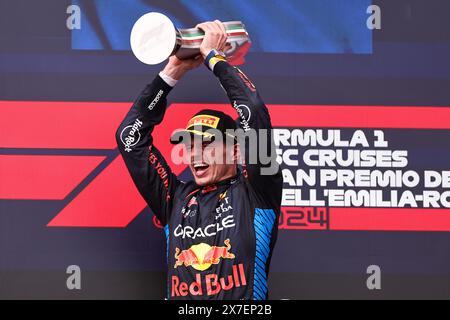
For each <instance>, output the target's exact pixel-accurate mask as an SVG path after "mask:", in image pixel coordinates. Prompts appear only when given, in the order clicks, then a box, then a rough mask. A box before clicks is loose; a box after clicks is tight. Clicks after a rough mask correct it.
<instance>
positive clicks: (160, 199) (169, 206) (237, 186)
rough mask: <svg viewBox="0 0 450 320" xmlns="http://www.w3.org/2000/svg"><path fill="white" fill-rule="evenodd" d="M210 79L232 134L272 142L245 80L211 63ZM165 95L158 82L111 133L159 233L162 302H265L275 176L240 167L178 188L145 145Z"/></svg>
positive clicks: (276, 210)
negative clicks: (233, 119)
mask: <svg viewBox="0 0 450 320" xmlns="http://www.w3.org/2000/svg"><path fill="white" fill-rule="evenodd" d="M213 72H214V74H215V76H216V77H217V78H218V79H219V81H220V83H221V85H222V87H223V88H224V89H225V91H226V93H227V95H228V98H229V100H230V102H231V105H232V106H234V108H235V109H236V111H237V115H238V120H237V124H238V126H240V127H241V128H244V129H245V130H247V129H248V128H251V129H269V130H266V132H267V135H268V138H269V140H268V141H270V142H272V136H271V135H272V133H271V130H270V129H271V128H272V126H271V122H270V116H269V113H268V110H267V108H266V106H265V105H264V103H263V102H262V100H261V98H260V96H259V94H258V92H257V90H256V88H255V86H254V85H253V84H252V83H251V81H250V80H249V79H248V78H247V77H246V75H245V74H244V73H242V72H241V71H240V70H239V69H238V68H237V67H233V66H231V65H230V64H228V62H226V61H220V62H218V63H217V64H216V65H215V66H214V70H213ZM171 89H172V87H171V86H169V85H168V84H167V83H166V82H165V81H164V80H163V79H162V78H161V77H160V76H159V75H158V76H157V77H156V78H155V79H154V80H153V82H152V83H151V84H149V85H147V86H146V87H145V89H144V90H143V91H142V92H141V94H140V95H139V96H138V98H137V99H136V100H135V102H134V104H133V106H132V108H131V109H130V111H129V112H128V114H127V115H126V117H125V119H124V120H123V122H122V123H121V125H120V127H119V128H118V130H117V133H116V139H117V143H118V146H119V151H120V153H121V154H122V156H123V159H124V161H125V164H126V166H127V168H128V170H129V173H130V175H131V177H132V179H133V181H134V183H135V184H136V186H137V188H138V190H139V192H140V194H141V195H142V197H143V198H144V199H145V201H146V202H147V204H148V206H149V207H150V209H151V210H152V211H153V213H154V214H155V215H156V216H157V218H158V219H159V220H160V222H161V223H162V225H163V226H164V230H165V234H166V238H167V263H168V273H167V286H168V299H233V300H237V299H257V300H262V299H267V298H268V287H267V285H268V283H267V278H268V273H269V264H270V260H271V256H272V251H273V248H274V245H275V242H276V238H277V230H278V219H279V214H280V203H281V191H282V177H281V173H280V170H279V168H277V170H276V172H275V173H274V174H271V175H263V174H261V168H262V166H263V165H262V164H261V163H259V162H258V163H256V164H251V163H248V164H247V165H245V166H242V167H241V168H240V169H239V170H238V174H237V175H236V176H235V177H233V178H231V179H227V180H223V181H220V182H219V183H217V184H214V185H209V186H203V187H201V186H198V185H196V184H195V182H194V181H189V182H182V181H180V180H179V179H178V178H177V176H175V174H173V173H172V171H171V169H170V167H169V166H168V165H167V162H166V161H165V159H164V158H163V157H162V155H161V153H160V152H159V150H158V148H157V147H156V145H155V144H154V143H153V137H152V131H153V128H154V126H155V125H157V124H159V123H161V122H162V120H163V117H164V113H165V109H166V106H167V100H166V98H167V94H168V93H169V92H170V91H171ZM244 109H245V110H244ZM166 121H167V119H166ZM246 148H248V147H247V146H246ZM246 154H247V155H248V152H246Z"/></svg>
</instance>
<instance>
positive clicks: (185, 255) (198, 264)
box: [173, 239, 235, 271]
mask: <svg viewBox="0 0 450 320" xmlns="http://www.w3.org/2000/svg"><path fill="white" fill-rule="evenodd" d="M224 244H225V246H224V247H218V246H210V245H209V244H206V243H199V244H196V245H193V246H191V247H190V248H189V249H187V250H180V249H179V248H175V259H176V261H175V265H174V266H173V267H174V268H177V267H179V266H182V265H184V266H185V267H192V268H194V269H196V270H199V271H204V270H206V269H208V268H209V267H210V266H211V265H213V264H219V263H220V260H221V259H234V257H235V256H234V254H233V253H231V252H230V250H231V244H230V239H226V240H225V241H224Z"/></svg>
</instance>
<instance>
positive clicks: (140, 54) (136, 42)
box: [130, 12, 251, 65]
mask: <svg viewBox="0 0 450 320" xmlns="http://www.w3.org/2000/svg"><path fill="white" fill-rule="evenodd" d="M223 25H224V27H225V30H226V32H227V37H228V40H227V44H228V45H227V48H228V50H226V51H225V55H226V56H227V58H228V61H229V62H230V63H231V64H234V65H239V64H243V63H244V56H245V54H246V53H247V51H248V49H249V48H250V46H251V41H250V38H249V35H248V33H247V30H246V28H245V25H244V24H243V23H242V22H241V21H229V22H223ZM204 35H205V33H204V32H203V31H202V30H200V29H197V28H189V29H177V28H176V27H175V26H174V25H173V23H172V21H171V20H170V19H169V18H168V17H167V16H165V15H164V14H162V13H158V12H149V13H146V14H144V15H143V16H142V17H140V18H139V19H138V20H137V21H136V22H135V24H134V26H133V29H132V30H131V35H130V44H131V50H132V51H133V53H134V55H135V56H136V58H137V59H138V60H139V61H141V62H143V63H145V64H149V65H155V64H158V63H161V62H163V61H164V60H166V59H167V58H169V57H170V56H171V55H176V56H177V57H178V58H180V59H189V58H192V57H195V56H197V55H199V54H200V45H201V43H202V40H203V37H204Z"/></svg>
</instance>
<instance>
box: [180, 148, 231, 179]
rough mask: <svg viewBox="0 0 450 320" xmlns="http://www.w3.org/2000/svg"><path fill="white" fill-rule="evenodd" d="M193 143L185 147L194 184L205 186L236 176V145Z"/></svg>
mask: <svg viewBox="0 0 450 320" xmlns="http://www.w3.org/2000/svg"><path fill="white" fill-rule="evenodd" d="M195 140H197V139H194V141H192V142H191V145H190V146H189V145H187V146H186V151H187V155H188V157H189V159H190V165H189V167H190V169H191V172H192V175H193V176H194V179H195V183H196V184H197V185H199V186H206V185H210V184H214V183H217V182H219V181H221V180H224V179H227V178H231V177H232V176H234V175H235V174H236V170H237V168H236V163H237V162H236V159H237V156H236V155H237V148H238V146H237V145H228V146H227V145H226V144H224V143H223V141H213V142H204V141H195Z"/></svg>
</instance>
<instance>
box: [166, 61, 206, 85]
mask: <svg viewBox="0 0 450 320" xmlns="http://www.w3.org/2000/svg"><path fill="white" fill-rule="evenodd" d="M202 63H203V57H202V56H201V55H198V56H197V57H195V58H192V59H183V60H182V59H178V58H177V57H176V56H175V55H173V56H171V57H170V58H169V62H168V63H167V65H166V66H165V67H164V70H163V73H164V74H166V75H168V76H169V77H171V78H173V79H175V80H180V79H181V78H182V77H183V76H184V74H185V73H186V72H188V71H189V70H192V69H195V68H197V67H198V66H200V65H201V64H202Z"/></svg>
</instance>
